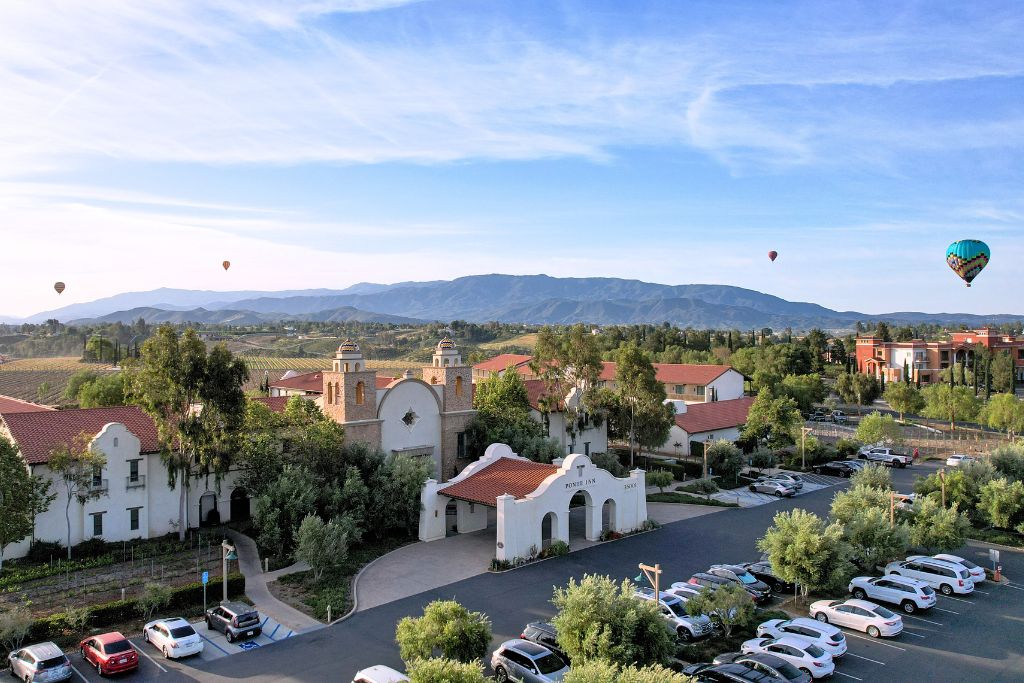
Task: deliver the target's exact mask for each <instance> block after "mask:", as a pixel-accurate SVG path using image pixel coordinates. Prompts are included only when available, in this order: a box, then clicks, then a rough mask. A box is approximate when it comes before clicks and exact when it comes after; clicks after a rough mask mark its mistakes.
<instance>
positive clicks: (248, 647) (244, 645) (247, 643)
mask: <svg viewBox="0 0 1024 683" xmlns="http://www.w3.org/2000/svg"><path fill="white" fill-rule="evenodd" d="M259 646H260V644H259V643H256V642H253V641H251V640H247V641H245V642H244V643H239V644H238V647H240V648H241V649H243V650H255V649H256V648H258V647H259Z"/></svg>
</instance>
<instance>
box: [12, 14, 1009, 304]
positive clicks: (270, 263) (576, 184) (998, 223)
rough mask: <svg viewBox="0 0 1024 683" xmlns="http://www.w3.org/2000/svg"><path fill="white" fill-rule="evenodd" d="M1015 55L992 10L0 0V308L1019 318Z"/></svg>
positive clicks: (1003, 18)
mask: <svg viewBox="0 0 1024 683" xmlns="http://www.w3.org/2000/svg"><path fill="white" fill-rule="evenodd" d="M1022 34H1024V5H1022V4H1021V3H1019V2H1012V1H1007V2H995V3H993V2H984V1H979V2H971V3H948V2H947V3H942V2H939V3H936V2H928V1H923V2H896V1H892V2H866V3H857V2H852V1H843V2H834V3H833V2H823V1H820V0H816V1H813V2H806V3H802V2H763V1H761V0H756V1H752V2H726V1H717V0H710V1H707V2H700V1H695V0H687V1H686V2H678V1H677V0H669V1H665V2H657V1H645V0H632V1H629V2H623V1H622V0H579V1H575V2H574V1H569V0H565V1H559V0H540V1H533V0H508V1H504V2H497V1H491V0H419V1H410V0H211V1H209V2H192V1H190V0H95V1H93V2H88V3H85V2H75V3H67V2H51V1H49V0H11V1H9V2H5V3H2V5H0V93H3V95H2V97H0V272H2V273H3V274H4V277H3V278H0V314H5V315H15V316H17V315H29V314H32V313H35V312H38V311H41V310H48V309H52V308H56V307H59V306H62V305H67V304H69V303H75V302H80V301H90V300H93V299H96V298H99V297H102V296H108V295H111V294H115V293H118V292H124V291H141V290H148V289H155V288H158V287H180V288H192V289H214V290H229V289H230V290H238V289H259V290H275V289H297V288H305V287H309V288H319V287H328V288H343V287H346V286H348V285H351V284H353V283H356V282H364V281H371V282H397V281H405V280H434V279H447V278H452V277H457V276H463V275H472V274H481V273H494V272H499V273H515V274H529V273H546V274H548V275H552V276H612V277H624V278H637V279H642V280H646V281H653V282H662V283H667V284H687V283H716V284H729V285H736V286H741V287H749V288H752V289H757V290H759V291H764V292H768V293H771V294H775V295H777V296H781V297H783V298H786V299H790V300H796V301H813V302H815V303H820V304H822V305H825V306H828V307H831V308H835V309H839V310H858V311H863V312H867V313H879V312H890V311H907V310H919V311H928V312H940V311H961V312H972V313H1024V301H1022V300H1021V297H1020V291H1021V286H1020V282H1021V275H1022V273H1024V269H1022V265H1021V264H1022V263H1024V241H1022V237H1024V192H1022V190H1024V154H1022V152H1024V41H1022V40H1021V38H1020V36H1021V35H1022ZM964 238H973V239H982V240H984V241H985V242H987V243H988V244H989V246H990V247H991V249H992V253H993V256H992V261H991V263H990V265H989V266H988V268H987V269H986V270H985V272H984V273H982V274H981V275H980V276H979V277H978V278H977V280H975V283H974V286H973V287H972V288H970V289H968V288H966V287H964V286H963V283H962V282H961V281H960V280H959V279H958V278H957V277H956V276H955V275H954V274H953V273H952V272H951V271H950V270H949V269H948V267H947V266H946V264H945V258H944V257H945V249H946V246H947V245H948V244H949V243H950V242H952V241H953V240H957V239H964ZM769 250H776V251H778V253H779V257H778V259H777V260H776V261H775V263H771V262H769V260H768V258H767V252H768V251H769ZM225 259H227V260H230V261H231V263H232V266H231V268H230V270H228V271H227V272H225V271H224V270H223V268H222V267H221V262H222V261H223V260H225ZM57 280H61V281H64V282H65V283H66V284H67V289H66V290H65V292H64V293H63V294H62V295H60V296H58V295H57V294H56V293H55V292H54V290H53V283H54V282H55V281H57Z"/></svg>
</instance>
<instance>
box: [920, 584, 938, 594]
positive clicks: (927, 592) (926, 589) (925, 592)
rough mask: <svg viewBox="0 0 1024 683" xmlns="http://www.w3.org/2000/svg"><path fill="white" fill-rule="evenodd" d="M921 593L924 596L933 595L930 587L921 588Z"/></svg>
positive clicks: (933, 592)
mask: <svg viewBox="0 0 1024 683" xmlns="http://www.w3.org/2000/svg"><path fill="white" fill-rule="evenodd" d="M921 592H922V593H924V594H925V595H935V591H933V590H932V587H931V586H922V587H921Z"/></svg>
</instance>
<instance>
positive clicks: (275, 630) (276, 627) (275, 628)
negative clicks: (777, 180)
mask: <svg viewBox="0 0 1024 683" xmlns="http://www.w3.org/2000/svg"><path fill="white" fill-rule="evenodd" d="M279 628H281V624H277V625H276V626H274V631H273V633H271V634H270V635H269V636H267V637H268V638H270V639H271V640H273V639H274V633H277V629H279Z"/></svg>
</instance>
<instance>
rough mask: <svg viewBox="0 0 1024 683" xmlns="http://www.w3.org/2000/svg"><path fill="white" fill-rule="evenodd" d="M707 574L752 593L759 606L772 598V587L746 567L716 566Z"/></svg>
mask: <svg viewBox="0 0 1024 683" xmlns="http://www.w3.org/2000/svg"><path fill="white" fill-rule="evenodd" d="M707 573H708V574H711V575H712V576H717V577H720V578H723V579H725V580H727V581H731V582H732V583H735V584H736V585H738V586H739V587H740V588H742V589H743V590H745V591H747V592H748V593H750V596H751V597H752V598H754V600H755V601H756V602H758V603H759V604H760V603H765V602H768V601H769V600H771V598H772V589H771V587H770V586H769V585H768V584H767V583H765V582H764V581H761V580H760V579H758V578H757V577H756V576H754V575H753V574H751V573H750V572H748V571H747V570H746V568H745V567H738V566H735V565H730V564H715V565H712V566H711V568H710V569H708V572H707Z"/></svg>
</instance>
